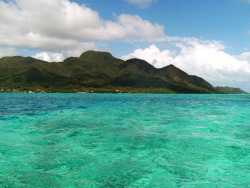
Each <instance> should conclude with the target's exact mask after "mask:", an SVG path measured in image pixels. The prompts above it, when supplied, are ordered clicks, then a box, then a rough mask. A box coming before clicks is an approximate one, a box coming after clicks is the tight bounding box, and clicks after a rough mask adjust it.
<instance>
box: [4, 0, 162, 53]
mask: <svg viewBox="0 0 250 188" xmlns="http://www.w3.org/2000/svg"><path fill="white" fill-rule="evenodd" d="M0 10H1V11H0V45H2V46H7V47H18V48H28V49H36V50H42V51H44V50H45V51H55V50H58V51H59V50H67V49H70V48H73V47H75V46H77V45H78V43H79V42H82V43H86V42H87V43H90V42H95V41H97V40H106V41H109V40H125V41H129V40H133V41H153V40H156V39H158V38H159V37H164V36H165V34H164V27H163V26H162V25H159V24H155V23H151V22H149V21H147V20H143V19H142V18H141V17H139V16H136V15H128V14H122V15H119V16H117V17H116V20H115V21H110V20H104V19H102V18H101V17H100V16H99V14H98V12H96V11H94V10H92V9H90V8H88V7H86V6H85V5H79V4H77V3H74V2H71V1H69V0H36V1H34V0H8V1H3V0H0ZM142 31H143V32H142Z"/></svg>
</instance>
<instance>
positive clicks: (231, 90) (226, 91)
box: [215, 86, 247, 94]
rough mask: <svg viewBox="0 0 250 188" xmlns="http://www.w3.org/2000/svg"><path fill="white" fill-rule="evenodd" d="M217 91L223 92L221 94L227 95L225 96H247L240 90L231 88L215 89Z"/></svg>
mask: <svg viewBox="0 0 250 188" xmlns="http://www.w3.org/2000/svg"><path fill="white" fill-rule="evenodd" d="M215 88H216V89H217V90H219V91H221V92H223V93H227V94H247V92H245V91H243V90H242V89H240V88H233V87H228V86H226V87H222V86H221V87H219V86H218V87H215Z"/></svg>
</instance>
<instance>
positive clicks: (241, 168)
mask: <svg viewBox="0 0 250 188" xmlns="http://www.w3.org/2000/svg"><path fill="white" fill-rule="evenodd" d="M249 143H250V95H163V94H162V95H153V94H0V187H15V188H16V187H17V188H19V187H36V188H37V187H249V186H250V155H249V151H250V146H249Z"/></svg>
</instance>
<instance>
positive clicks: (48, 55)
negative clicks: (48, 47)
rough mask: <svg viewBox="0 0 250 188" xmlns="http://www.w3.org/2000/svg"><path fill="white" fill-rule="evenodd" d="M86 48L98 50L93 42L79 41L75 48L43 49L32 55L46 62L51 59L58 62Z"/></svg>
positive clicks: (76, 55) (79, 53)
mask: <svg viewBox="0 0 250 188" xmlns="http://www.w3.org/2000/svg"><path fill="white" fill-rule="evenodd" d="M87 50H98V48H97V47H96V45H95V43H93V42H86V43H79V44H78V45H77V47H76V48H72V49H68V50H63V51H61V52H60V53H58V52H53V51H43V52H39V53H36V54H35V55H34V56H33V57H34V58H36V59H40V60H43V61H48V62H53V61H55V62H60V61H63V60H64V59H65V58H67V57H69V56H74V57H78V56H80V55H81V54H82V53H83V52H84V51H87Z"/></svg>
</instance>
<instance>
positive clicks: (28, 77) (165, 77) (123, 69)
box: [0, 51, 220, 93]
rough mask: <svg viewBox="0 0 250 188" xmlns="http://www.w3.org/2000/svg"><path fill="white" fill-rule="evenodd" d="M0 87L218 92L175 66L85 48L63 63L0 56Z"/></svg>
mask: <svg viewBox="0 0 250 188" xmlns="http://www.w3.org/2000/svg"><path fill="white" fill-rule="evenodd" d="M0 89H1V90H3V91H7V90H8V91H12V89H18V90H19V91H24V90H32V91H41V90H43V91H45V92H79V91H90V90H93V91H97V92H117V91H118V90H119V92H120V91H123V92H145V93H220V91H218V90H216V89H215V88H214V87H213V86H212V85H211V84H209V83H208V82H206V81H205V80H203V79H202V78H199V77H197V76H190V75H188V74H187V73H185V72H183V71H182V70H180V69H178V68H177V67H175V66H174V65H169V66H167V67H164V68H161V69H156V68H155V67H153V66H152V65H150V64H149V63H147V62H146V61H143V60H140V59H130V60H127V61H123V60H121V59H117V58H115V57H113V56H112V55H111V54H110V53H107V52H96V51H87V52H85V53H83V54H81V56H80V57H79V58H78V57H69V58H67V59H65V60H64V61H63V62H53V63H49V62H45V61H40V60H37V59H34V58H31V57H26V58H25V57H18V56H16V57H3V58H1V59H0Z"/></svg>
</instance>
